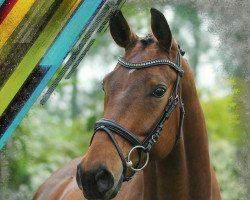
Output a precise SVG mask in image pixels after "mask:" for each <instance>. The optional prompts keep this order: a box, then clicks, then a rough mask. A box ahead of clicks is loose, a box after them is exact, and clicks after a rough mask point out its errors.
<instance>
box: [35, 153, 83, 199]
mask: <svg viewBox="0 0 250 200" xmlns="http://www.w3.org/2000/svg"><path fill="white" fill-rule="evenodd" d="M81 159H82V158H76V159H74V160H71V161H69V162H68V163H67V164H66V165H64V166H63V167H62V168H60V169H58V170H57V171H55V172H54V173H53V174H52V175H51V176H50V177H49V178H48V179H47V180H46V181H45V182H44V183H43V184H42V185H41V186H40V187H39V188H38V190H37V192H36V194H35V196H34V197H33V200H59V199H63V200H68V199H75V200H78V199H79V200H82V199H83V195H82V193H81V191H80V189H79V188H78V186H77V183H76V179H75V176H76V166H77V164H78V163H79V162H80V161H81Z"/></svg>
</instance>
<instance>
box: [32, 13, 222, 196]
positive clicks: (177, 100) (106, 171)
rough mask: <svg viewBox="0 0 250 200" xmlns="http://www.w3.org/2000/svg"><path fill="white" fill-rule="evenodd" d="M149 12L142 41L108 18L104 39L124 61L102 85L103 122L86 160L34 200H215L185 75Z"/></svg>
mask: <svg viewBox="0 0 250 200" xmlns="http://www.w3.org/2000/svg"><path fill="white" fill-rule="evenodd" d="M150 11H151V29H152V34H150V35H147V36H146V37H144V38H140V37H138V36H137V35H136V34H135V33H134V32H133V31H132V30H131V29H130V27H129V25H128V23H127V21H126V20H125V18H124V16H123V14H122V12H121V11H119V10H116V11H115V12H114V13H113V15H112V17H111V18H110V22H109V24H110V32H111V35H112V37H113V39H114V41H115V42H116V43H117V44H118V45H119V46H120V47H122V48H124V49H125V55H124V56H123V57H122V58H119V60H118V64H117V65H116V67H115V69H114V70H113V71H112V72H111V73H109V74H108V75H107V76H106V77H105V78H104V80H103V90H104V93H105V99H104V112H103V118H102V119H100V120H99V121H98V122H97V123H96V124H95V129H94V134H93V137H92V140H91V145H90V147H89V149H88V151H87V153H86V155H85V156H84V157H83V158H77V159H75V160H72V161H70V162H69V163H68V164H66V165H65V166H64V167H63V168H61V169H59V170H58V171H56V172H55V173H54V174H53V175H52V176H51V177H50V178H48V179H47V180H46V181H45V183H44V184H42V185H41V186H40V188H39V189H38V191H37V192H36V194H35V196H34V198H33V199H34V200H37V199H39V200H44V199H46V200H54V199H64V200H71V199H73V200H74V199H76V200H78V199H79V200H82V199H89V200H97V199H99V200H107V199H116V200H121V199H122V200H152V199H155V200H167V199H171V200H178V199H185V200H219V199H221V196H220V189H219V186H218V182H217V180H216V177H215V173H214V170H213V168H212V167H211V164H210V160H209V151H208V137H207V130H206V124H205V119H204V115H203V112H202V108H201V105H200V102H199V99H198V95H197V91H196V88H195V82H194V78H193V75H192V72H191V69H190V67H189V65H188V63H187V61H186V60H185V59H184V58H183V55H184V51H182V50H181V49H180V47H179V45H178V44H177V42H176V40H175V39H174V38H173V37H172V33H171V30H170V28H169V25H168V22H167V20H166V19H165V17H164V15H163V14H162V13H161V12H160V11H158V10H156V9H154V8H151V10H150ZM184 106H185V110H184ZM184 113H186V114H185V119H184Z"/></svg>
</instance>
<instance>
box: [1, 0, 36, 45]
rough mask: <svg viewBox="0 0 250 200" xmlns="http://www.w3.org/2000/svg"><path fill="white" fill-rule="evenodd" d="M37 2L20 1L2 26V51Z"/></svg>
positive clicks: (29, 0) (31, 0) (30, 0)
mask: <svg viewBox="0 0 250 200" xmlns="http://www.w3.org/2000/svg"><path fill="white" fill-rule="evenodd" d="M34 1H35V0H19V1H18V2H17V3H16V5H15V6H14V8H12V9H11V11H10V13H9V14H8V15H7V17H6V18H5V19H4V20H3V22H2V23H1V24H0V49H1V48H2V46H3V45H4V44H5V42H6V41H7V39H8V38H9V37H10V35H11V34H12V33H13V31H14V30H15V29H16V27H17V26H18V24H19V23H20V22H21V21H22V19H23V18H24V16H25V15H26V13H27V12H28V11H29V9H30V7H31V6H32V4H33V3H34Z"/></svg>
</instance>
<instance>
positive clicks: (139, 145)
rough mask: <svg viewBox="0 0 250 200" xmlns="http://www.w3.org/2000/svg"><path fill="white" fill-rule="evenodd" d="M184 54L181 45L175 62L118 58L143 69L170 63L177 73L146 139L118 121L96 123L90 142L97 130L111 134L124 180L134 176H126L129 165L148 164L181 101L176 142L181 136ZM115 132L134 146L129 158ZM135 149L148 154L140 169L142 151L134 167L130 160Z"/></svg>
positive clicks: (130, 67)
mask: <svg viewBox="0 0 250 200" xmlns="http://www.w3.org/2000/svg"><path fill="white" fill-rule="evenodd" d="M184 54H185V52H184V51H183V50H181V49H180V47H178V54H177V63H174V62H172V61H170V60H168V59H162V58H160V59H154V60H148V61H144V62H136V63H133V62H129V61H126V60H124V59H123V58H119V59H118V63H119V64H121V65H122V66H124V67H126V68H129V69H143V68H147V67H152V66H155V65H168V66H170V67H171V68H173V69H174V70H175V71H176V73H177V78H176V81H175V83H174V86H173V89H172V91H171V94H170V96H169V99H168V102H167V105H166V106H165V108H164V111H163V114H162V116H161V118H160V120H159V121H158V123H157V125H156V126H155V128H154V129H153V130H152V131H151V132H150V133H149V135H148V136H147V137H146V139H145V140H144V141H140V140H139V139H138V137H137V136H136V135H135V134H133V133H132V132H130V131H129V130H127V129H126V128H124V127H122V126H121V125H119V124H118V123H116V122H115V121H112V120H110V119H104V118H102V119H100V120H99V121H97V122H96V124H95V129H94V134H93V136H92V139H91V142H90V144H91V143H92V140H93V138H94V135H95V133H96V132H97V131H100V130H102V131H104V132H105V133H106V134H107V135H108V136H109V138H110V140H111V141H112V143H113V144H114V146H115V148H116V150H117V152H118V154H119V156H120V158H121V160H122V164H123V178H124V181H126V180H130V178H131V177H132V176H133V175H131V176H130V177H126V172H127V168H128V167H130V168H131V169H133V170H134V171H139V170H142V169H143V168H144V167H145V166H146V165H147V162H148V158H149V151H150V150H151V148H152V146H153V144H154V143H156V141H157V140H158V138H159V137H160V134H161V130H162V129H163V126H164V122H165V121H166V120H167V119H168V118H169V117H170V115H171V113H172V112H173V111H174V109H175V108H176V106H177V104H178V103H180V120H179V127H178V132H177V135H176V143H177V142H178V141H179V139H180V138H181V129H182V125H183V120H184V114H185V110H184V105H183V102H182V98H181V91H180V90H181V88H180V79H181V77H182V75H183V73H184V71H183V69H182V66H181V56H183V55H184ZM113 133H115V134H118V135H119V136H121V137H123V138H124V139H125V140H127V141H128V142H129V143H130V144H131V145H133V146H134V147H133V148H132V149H131V150H130V152H129V155H128V159H127V160H126V158H125V156H124V155H123V153H122V151H121V149H120V147H119V145H118V143H117V141H116V139H115V137H114V135H113ZM135 149H137V150H139V149H141V150H142V151H141V152H144V153H146V154H147V160H146V163H145V164H144V165H143V167H141V168H140V169H138V168H137V167H138V166H139V165H140V162H141V153H139V162H138V163H137V166H135V167H133V163H132V161H131V160H130V155H131V153H132V151H134V150H135Z"/></svg>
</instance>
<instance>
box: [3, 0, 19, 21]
mask: <svg viewBox="0 0 250 200" xmlns="http://www.w3.org/2000/svg"><path fill="white" fill-rule="evenodd" d="M17 1H18V0H6V1H5V2H4V3H3V5H2V6H1V7H0V24H1V23H2V22H3V20H4V19H5V18H6V16H7V15H8V14H9V12H10V11H11V9H12V8H13V7H14V5H15V4H16V2H17Z"/></svg>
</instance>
